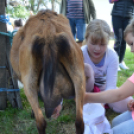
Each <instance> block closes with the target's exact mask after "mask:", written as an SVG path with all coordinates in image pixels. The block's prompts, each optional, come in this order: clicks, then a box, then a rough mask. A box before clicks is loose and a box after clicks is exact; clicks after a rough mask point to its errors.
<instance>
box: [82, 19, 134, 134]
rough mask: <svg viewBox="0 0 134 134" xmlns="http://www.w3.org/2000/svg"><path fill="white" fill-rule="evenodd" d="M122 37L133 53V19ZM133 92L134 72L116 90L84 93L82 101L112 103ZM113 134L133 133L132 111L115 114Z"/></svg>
mask: <svg viewBox="0 0 134 134" xmlns="http://www.w3.org/2000/svg"><path fill="white" fill-rule="evenodd" d="M124 38H125V40H126V42H127V44H128V45H129V46H130V47H131V52H132V53H134V19H133V20H132V21H131V23H130V24H129V25H128V26H127V27H126V29H125V31H124ZM133 94H134V74H133V75H132V76H131V77H130V78H128V79H127V81H126V82H125V83H124V84H123V85H122V86H121V87H120V88H118V89H116V90H107V91H105V92H101V93H96V94H91V93H86V94H85V97H84V103H87V102H101V103H104V102H107V103H112V102H116V101H120V100H122V99H124V98H126V97H128V96H131V95H133ZM128 107H129V110H133V109H134V101H130V102H129V103H128ZM112 126H113V133H114V134H132V133H134V121H133V119H132V113H131V112H129V111H127V112H125V113H123V114H121V115H119V116H117V117H116V118H115V119H114V120H113V121H112Z"/></svg>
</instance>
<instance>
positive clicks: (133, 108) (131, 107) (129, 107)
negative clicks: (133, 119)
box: [127, 100, 134, 111]
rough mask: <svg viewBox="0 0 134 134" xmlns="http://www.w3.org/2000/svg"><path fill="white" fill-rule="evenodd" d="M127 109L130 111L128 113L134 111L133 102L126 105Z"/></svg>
mask: <svg viewBox="0 0 134 134" xmlns="http://www.w3.org/2000/svg"><path fill="white" fill-rule="evenodd" d="M127 107H128V110H130V111H132V110H134V100H130V101H129V102H128V103H127Z"/></svg>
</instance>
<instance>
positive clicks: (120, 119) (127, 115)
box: [112, 111, 132, 127]
mask: <svg viewBox="0 0 134 134" xmlns="http://www.w3.org/2000/svg"><path fill="white" fill-rule="evenodd" d="M131 114H132V112H130V111H126V112H124V113H122V114H120V115H118V116H117V117H115V118H114V119H113V120H112V127H115V126H117V125H119V124H121V123H123V122H125V121H128V120H131V119H132V115H131Z"/></svg>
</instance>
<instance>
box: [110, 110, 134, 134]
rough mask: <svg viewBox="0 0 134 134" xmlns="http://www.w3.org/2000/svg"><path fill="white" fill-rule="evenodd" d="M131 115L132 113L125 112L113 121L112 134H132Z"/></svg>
mask: <svg viewBox="0 0 134 134" xmlns="http://www.w3.org/2000/svg"><path fill="white" fill-rule="evenodd" d="M131 114H132V112H130V111H126V112H124V113H123V114H120V115H119V116H117V117H115V118H114V119H113V121H112V127H113V134H134V121H133V119H132V115H131Z"/></svg>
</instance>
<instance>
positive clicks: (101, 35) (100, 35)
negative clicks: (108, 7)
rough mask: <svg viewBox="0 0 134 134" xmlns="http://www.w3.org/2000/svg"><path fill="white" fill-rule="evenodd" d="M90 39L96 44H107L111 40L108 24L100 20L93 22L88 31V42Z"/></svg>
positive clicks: (86, 35)
mask: <svg viewBox="0 0 134 134" xmlns="http://www.w3.org/2000/svg"><path fill="white" fill-rule="evenodd" d="M89 37H90V39H91V41H92V42H93V43H94V44H96V43H98V42H99V41H101V42H102V43H106V42H107V41H108V40H109V38H110V27H109V25H108V24H107V22H106V21H104V20H100V19H94V20H92V21H91V22H90V23H89V25H88V26H87V29H86V34H85V39H86V41H87V40H88V38H89Z"/></svg>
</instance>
